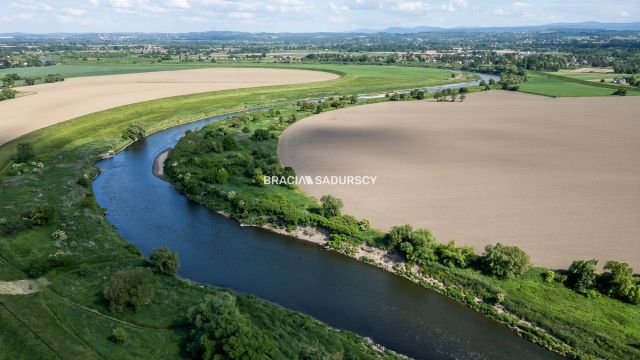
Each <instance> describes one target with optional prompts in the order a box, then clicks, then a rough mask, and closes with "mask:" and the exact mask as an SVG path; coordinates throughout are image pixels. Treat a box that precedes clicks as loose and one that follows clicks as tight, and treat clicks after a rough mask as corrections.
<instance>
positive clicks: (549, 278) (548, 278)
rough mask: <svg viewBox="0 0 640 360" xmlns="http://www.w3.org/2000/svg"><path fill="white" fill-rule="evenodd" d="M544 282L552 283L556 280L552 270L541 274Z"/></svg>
mask: <svg viewBox="0 0 640 360" xmlns="http://www.w3.org/2000/svg"><path fill="white" fill-rule="evenodd" d="M542 279H543V280H544V282H548V283H552V282H553V281H554V280H555V279H556V272H555V271H553V270H549V271H546V272H544V273H543V274H542Z"/></svg>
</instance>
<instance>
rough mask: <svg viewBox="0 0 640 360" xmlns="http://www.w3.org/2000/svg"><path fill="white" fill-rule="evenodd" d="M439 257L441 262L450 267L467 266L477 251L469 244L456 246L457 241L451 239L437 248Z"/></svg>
mask: <svg viewBox="0 0 640 360" xmlns="http://www.w3.org/2000/svg"><path fill="white" fill-rule="evenodd" d="M437 255H438V259H439V260H440V262H441V263H443V264H444V265H446V266H449V267H454V266H455V267H460V268H465V267H467V266H468V265H469V263H471V260H472V259H473V257H474V255H475V252H474V251H473V248H471V247H469V246H460V247H458V246H456V242H455V241H453V240H451V241H449V242H448V243H447V244H446V245H440V246H439V247H438V249H437Z"/></svg>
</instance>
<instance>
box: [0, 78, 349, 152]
mask: <svg viewBox="0 0 640 360" xmlns="http://www.w3.org/2000/svg"><path fill="white" fill-rule="evenodd" d="M335 78H337V75H335V74H330V73H325V72H320V71H307V70H289V69H261V68H210V69H196V70H179V71H159V72H150V73H141V74H124V75H108V76H93V77H80V78H72V79H67V80H65V81H63V82H59V83H54V84H40V85H34V86H29V87H21V88H18V89H17V90H18V91H20V92H21V93H22V92H25V94H26V93H28V94H29V95H26V96H19V97H17V98H16V99H12V100H5V101H2V102H0V114H1V115H0V145H2V144H4V143H6V142H8V141H10V140H12V139H14V138H16V137H18V136H20V135H24V134H27V133H29V132H32V131H34V130H37V129H40V128H43V127H46V126H49V125H53V124H56V123H59V122H62V121H65V120H69V119H72V118H75V117H78V116H82V115H86V114H90V113H93V112H96V111H101V110H106V109H110V108H114V107H117V106H122V105H127V104H133V103H137V102H141V101H147V100H153V99H160V98H165V97H170V96H178V95H185V94H192V93H199V92H207V91H215V90H227V89H238V88H248V87H256V86H269V85H283V84H297V83H306V82H314V81H323V80H330V79H335Z"/></svg>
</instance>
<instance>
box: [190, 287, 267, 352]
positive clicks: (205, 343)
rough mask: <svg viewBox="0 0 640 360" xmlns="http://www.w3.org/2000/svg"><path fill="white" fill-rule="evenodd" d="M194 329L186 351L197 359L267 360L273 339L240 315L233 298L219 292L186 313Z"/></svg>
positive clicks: (208, 296)
mask: <svg viewBox="0 0 640 360" xmlns="http://www.w3.org/2000/svg"><path fill="white" fill-rule="evenodd" d="M187 317H188V319H189V321H190V322H191V323H192V324H193V326H194V329H193V330H192V331H191V334H190V340H191V342H190V343H189V344H188V346H187V350H188V351H189V352H190V353H191V354H193V355H194V356H196V357H197V358H199V359H205V360H209V359H211V360H218V359H220V360H223V359H243V360H244V359H246V360H253V359H256V360H258V359H267V358H270V356H269V355H270V353H271V352H272V351H273V349H274V347H275V346H274V343H273V339H272V338H271V337H270V336H269V335H268V334H267V333H265V332H264V331H262V330H260V329H259V328H257V327H256V326H255V325H254V324H253V323H251V321H249V319H247V318H246V317H245V316H243V315H242V314H241V313H240V310H239V309H238V306H237V305H236V298H235V297H234V296H233V295H231V294H229V293H227V292H220V293H217V294H215V295H206V296H205V298H204V301H203V302H202V303H200V304H198V305H196V306H194V307H192V308H191V309H189V312H188V314H187Z"/></svg>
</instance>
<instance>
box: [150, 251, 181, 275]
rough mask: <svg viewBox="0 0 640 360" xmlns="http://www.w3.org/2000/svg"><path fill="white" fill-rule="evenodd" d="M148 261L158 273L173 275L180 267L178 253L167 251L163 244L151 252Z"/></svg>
mask: <svg viewBox="0 0 640 360" xmlns="http://www.w3.org/2000/svg"><path fill="white" fill-rule="evenodd" d="M149 263H150V264H151V266H152V267H153V271H155V272H157V273H160V274H169V275H174V274H175V273H176V272H178V269H179V268H180V260H179V258H178V254H177V253H175V252H171V251H169V249H167V248H166V247H164V246H163V247H161V248H160V249H158V250H155V251H154V252H152V253H151V256H149Z"/></svg>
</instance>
